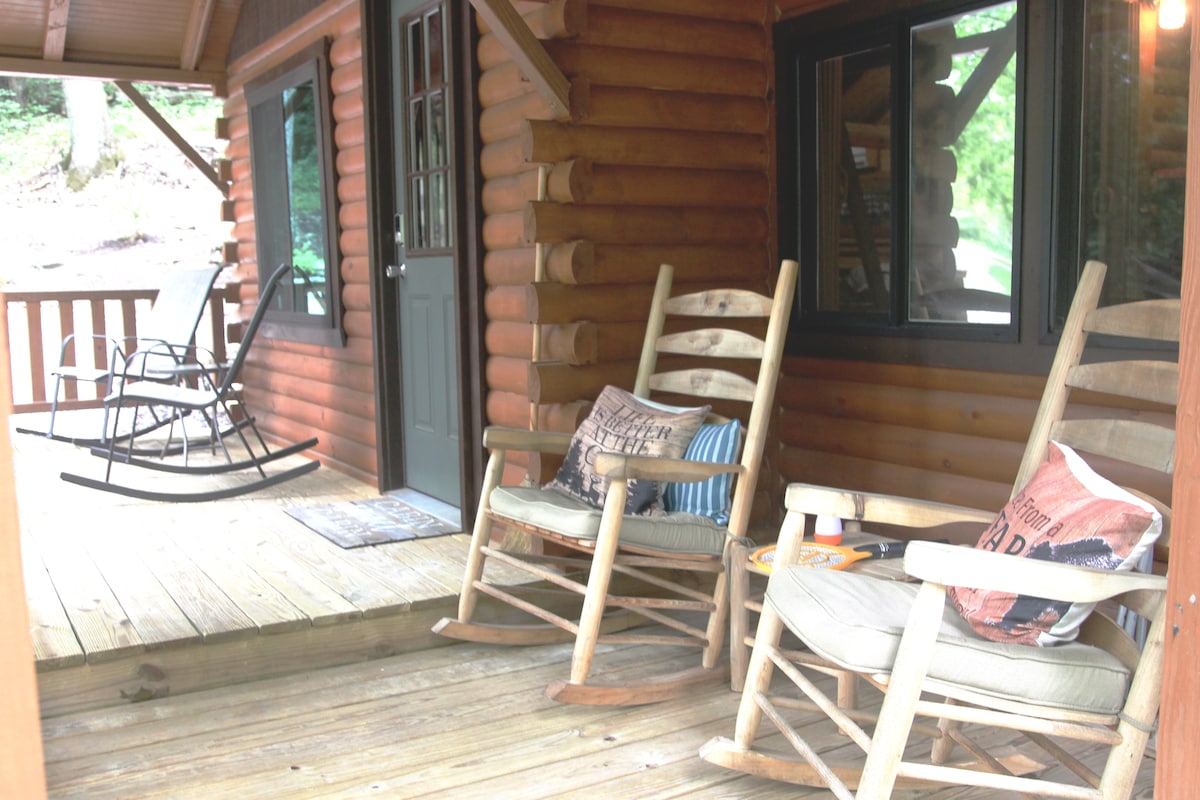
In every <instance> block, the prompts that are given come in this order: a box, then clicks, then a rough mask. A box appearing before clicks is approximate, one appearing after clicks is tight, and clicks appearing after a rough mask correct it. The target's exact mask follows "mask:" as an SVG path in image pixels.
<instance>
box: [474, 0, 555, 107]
mask: <svg viewBox="0 0 1200 800" xmlns="http://www.w3.org/2000/svg"><path fill="white" fill-rule="evenodd" d="M471 5H472V6H473V7H474V8H475V11H476V12H478V14H479V16H480V17H482V18H483V21H484V22H486V23H487V25H488V27H489V28H491V29H492V33H494V34H495V35H496V36H497V38H499V39H500V41H501V42H503V43H504V47H505V48H506V49H507V50H508V52H509V53H511V54H512V57H513V61H515V62H516V64H517V68H518V69H520V70H521V74H522V75H524V76H525V77H526V78H527V79H528V80H529V82H530V83H532V84H533V86H534V88H535V89H537V91H538V94H540V95H541V96H542V97H543V98H544V99H545V100H546V102H547V103H549V104H550V109H551V111H553V113H554V117H555V119H560V120H565V119H569V118H570V116H571V100H570V95H571V84H570V82H569V81H568V80H567V76H565V75H563V73H562V70H560V69H559V68H558V65H557V64H555V63H554V60H553V59H552V58H550V54H549V53H547V52H546V48H544V47H542V43H541V42H539V41H538V40H537V37H536V36H534V35H533V31H531V30H529V26H528V25H526V24H525V20H524V19H522V18H521V15H520V14H519V13H518V12H517V10H516V9H515V8H514V7H513V5H512V3H511V2H510V0H471Z"/></svg>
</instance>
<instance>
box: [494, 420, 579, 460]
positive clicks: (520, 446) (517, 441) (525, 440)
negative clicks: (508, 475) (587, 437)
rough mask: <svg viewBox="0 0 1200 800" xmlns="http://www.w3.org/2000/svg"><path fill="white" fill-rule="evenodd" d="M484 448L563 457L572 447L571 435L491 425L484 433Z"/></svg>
mask: <svg viewBox="0 0 1200 800" xmlns="http://www.w3.org/2000/svg"><path fill="white" fill-rule="evenodd" d="M483 446H484V448H486V449H488V450H531V451H535V452H539V453H557V454H559V455H563V454H565V453H566V452H567V449H568V448H569V447H570V446H571V434H569V433H562V432H561V431H531V430H525V429H523V428H501V427H497V426H494V425H491V426H488V427H487V428H485V429H484V431H483Z"/></svg>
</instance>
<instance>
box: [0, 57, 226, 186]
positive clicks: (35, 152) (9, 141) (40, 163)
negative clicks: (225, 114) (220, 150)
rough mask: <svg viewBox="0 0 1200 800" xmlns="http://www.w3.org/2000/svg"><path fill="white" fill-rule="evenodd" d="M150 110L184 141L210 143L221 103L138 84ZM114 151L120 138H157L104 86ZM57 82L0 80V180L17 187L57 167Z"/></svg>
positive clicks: (61, 141)
mask: <svg viewBox="0 0 1200 800" xmlns="http://www.w3.org/2000/svg"><path fill="white" fill-rule="evenodd" d="M137 88H138V90H139V91H140V92H141V93H142V94H144V95H145V96H146V97H147V98H148V99H149V100H150V102H151V103H152V104H153V105H154V107H155V109H156V110H157V111H158V112H159V113H160V114H161V115H162V116H163V117H164V118H165V119H166V120H167V121H168V122H170V123H171V125H172V126H174V127H175V129H176V130H178V131H179V133H180V134H181V135H182V136H183V137H184V138H185V139H188V140H189V141H196V140H198V139H211V138H212V135H213V123H214V120H215V119H216V118H217V117H219V116H220V115H221V110H222V101H221V100H220V99H218V98H214V97H212V95H211V94H209V93H208V92H206V91H198V90H189V89H180V88H177V87H167V86H153V85H148V84H138V85H137ZM105 91H106V93H107V95H108V98H109V116H110V122H111V123H112V129H113V135H114V136H115V137H116V139H117V147H118V149H120V148H121V140H122V139H135V138H142V137H161V136H162V133H161V132H159V131H158V129H157V128H155V127H154V125H153V123H151V122H150V121H149V120H148V119H146V117H145V115H143V114H142V112H141V111H139V110H138V109H137V108H136V107H135V106H134V105H133V103H132V102H130V100H129V98H127V97H126V96H125V95H124V94H123V93H122V92H120V91H118V90H117V89H116V87H115V86H113V85H112V84H106V87H105ZM70 145H71V139H70V129H69V127H68V123H67V117H66V102H65V100H64V95H63V88H62V81H60V80H51V79H42V78H17V77H10V78H0V180H2V181H4V182H5V183H7V184H10V185H11V184H13V183H21V182H24V181H28V180H30V179H31V178H33V177H35V176H37V175H41V174H43V173H45V172H47V171H48V170H50V169H52V168H54V167H55V166H56V165H58V164H60V163H62V161H63V158H64V157H65V155H66V153H67V151H68V150H69V149H70Z"/></svg>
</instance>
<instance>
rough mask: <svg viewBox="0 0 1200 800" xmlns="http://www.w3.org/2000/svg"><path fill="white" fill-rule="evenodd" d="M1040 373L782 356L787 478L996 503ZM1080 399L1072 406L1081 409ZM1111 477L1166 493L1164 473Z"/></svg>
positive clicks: (1006, 488) (1029, 420)
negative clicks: (939, 367)
mask: <svg viewBox="0 0 1200 800" xmlns="http://www.w3.org/2000/svg"><path fill="white" fill-rule="evenodd" d="M1044 383H1045V376H1044V375H1008V374H1001V373H995V372H983V371H975V370H953V369H938V368H933V367H912V366H900V365H889V364H872V363H864V362H856V361H838V360H831V359H813V358H794V357H793V358H787V359H785V361H784V365H783V379H782V380H781V381H780V386H779V391H778V405H779V406H780V409H781V415H782V419H781V425H780V431H781V439H782V445H783V453H782V458H781V465H780V466H781V472H782V477H783V480H784V481H785V482H789V481H802V482H806V483H817V484H822V485H828V486H839V487H846V488H851V489H857V490H862V491H869V492H886V493H893V494H902V495H907V496H913V497H921V498H927V499H930V500H937V501H941V502H946V503H957V504H962V505H967V506H973V507H977V508H985V509H993V508H994V509H996V510H997V511H998V510H999V509H1000V507H1001V506H1003V505H1004V503H1005V501H1006V500H1007V499H1008V496H1009V494H1010V492H1011V490H1012V481H1013V478H1014V477H1015V476H1016V473H1017V466H1018V464H1019V463H1020V460H1021V454H1022V451H1023V450H1024V447H1025V440H1026V438H1027V437H1028V435H1029V430H1030V428H1031V426H1032V424H1033V417H1034V414H1035V413H1036V411H1037V407H1038V402H1039V401H1040V399H1041V393H1042V387H1043V385H1044ZM1079 399H1081V400H1083V401H1084V402H1082V403H1080V404H1079V405H1078V406H1077V407H1076V406H1074V405H1073V407H1072V408H1071V409H1069V415H1076V416H1077V415H1086V413H1087V403H1086V400H1087V398H1086V396H1083V397H1082V398H1079ZM1154 414H1155V412H1154V411H1152V410H1147V411H1142V412H1131V416H1132V415H1141V416H1148V417H1153V416H1154ZM1110 477H1113V479H1114V480H1117V481H1118V482H1120V483H1123V484H1125V485H1127V486H1131V487H1133V488H1138V489H1141V490H1143V491H1147V492H1149V493H1151V494H1153V495H1155V496H1157V497H1169V496H1170V480H1169V479H1164V478H1163V476H1160V475H1154V474H1150V473H1149V472H1143V471H1140V470H1138V471H1133V470H1126V471H1124V472H1123V473H1119V474H1115V475H1112V474H1110Z"/></svg>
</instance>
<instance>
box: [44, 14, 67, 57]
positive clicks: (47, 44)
mask: <svg viewBox="0 0 1200 800" xmlns="http://www.w3.org/2000/svg"><path fill="white" fill-rule="evenodd" d="M70 14H71V0H46V36H45V38H44V39H43V40H42V58H44V59H46V60H47V61H62V60H63V53H64V52H66V49H67V17H69V16H70Z"/></svg>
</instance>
